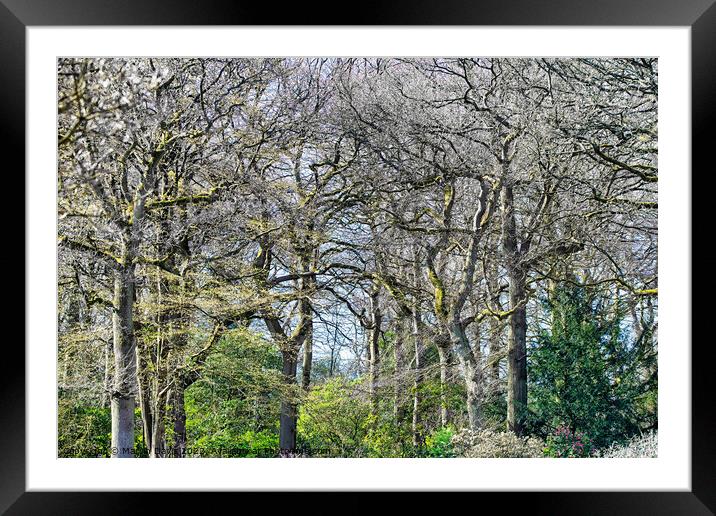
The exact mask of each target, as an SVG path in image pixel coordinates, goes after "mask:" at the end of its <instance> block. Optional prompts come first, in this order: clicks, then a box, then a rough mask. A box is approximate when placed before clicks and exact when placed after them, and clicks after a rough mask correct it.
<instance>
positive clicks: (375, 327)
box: [368, 288, 383, 413]
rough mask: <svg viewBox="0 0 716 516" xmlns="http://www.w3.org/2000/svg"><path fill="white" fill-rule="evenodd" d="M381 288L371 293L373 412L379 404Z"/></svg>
mask: <svg viewBox="0 0 716 516" xmlns="http://www.w3.org/2000/svg"><path fill="white" fill-rule="evenodd" d="M378 294H379V290H378V288H375V289H374V290H373V291H372V292H371V295H370V312H371V318H370V326H369V329H370V333H369V335H368V360H369V362H368V363H369V375H368V377H369V383H370V385H369V393H370V394H369V397H370V406H371V412H373V413H375V411H376V404H377V391H378V375H379V369H380V347H379V344H380V329H381V328H380V327H381V323H382V320H383V316H382V314H381V312H380V304H379V299H378Z"/></svg>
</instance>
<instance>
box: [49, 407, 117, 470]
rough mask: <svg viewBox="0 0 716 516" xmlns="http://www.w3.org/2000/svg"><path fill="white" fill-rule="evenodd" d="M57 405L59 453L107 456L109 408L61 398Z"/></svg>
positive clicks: (110, 423) (64, 454)
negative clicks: (80, 403)
mask: <svg viewBox="0 0 716 516" xmlns="http://www.w3.org/2000/svg"><path fill="white" fill-rule="evenodd" d="M58 409H59V410H58V425H57V428H58V436H57V448H58V456H59V457H109V454H110V442H111V431H112V417H111V415H110V411H109V408H101V407H89V406H83V405H79V404H76V403H74V402H73V401H71V400H68V399H62V398H60V401H59V407H58Z"/></svg>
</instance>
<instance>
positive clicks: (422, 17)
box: [0, 0, 716, 515]
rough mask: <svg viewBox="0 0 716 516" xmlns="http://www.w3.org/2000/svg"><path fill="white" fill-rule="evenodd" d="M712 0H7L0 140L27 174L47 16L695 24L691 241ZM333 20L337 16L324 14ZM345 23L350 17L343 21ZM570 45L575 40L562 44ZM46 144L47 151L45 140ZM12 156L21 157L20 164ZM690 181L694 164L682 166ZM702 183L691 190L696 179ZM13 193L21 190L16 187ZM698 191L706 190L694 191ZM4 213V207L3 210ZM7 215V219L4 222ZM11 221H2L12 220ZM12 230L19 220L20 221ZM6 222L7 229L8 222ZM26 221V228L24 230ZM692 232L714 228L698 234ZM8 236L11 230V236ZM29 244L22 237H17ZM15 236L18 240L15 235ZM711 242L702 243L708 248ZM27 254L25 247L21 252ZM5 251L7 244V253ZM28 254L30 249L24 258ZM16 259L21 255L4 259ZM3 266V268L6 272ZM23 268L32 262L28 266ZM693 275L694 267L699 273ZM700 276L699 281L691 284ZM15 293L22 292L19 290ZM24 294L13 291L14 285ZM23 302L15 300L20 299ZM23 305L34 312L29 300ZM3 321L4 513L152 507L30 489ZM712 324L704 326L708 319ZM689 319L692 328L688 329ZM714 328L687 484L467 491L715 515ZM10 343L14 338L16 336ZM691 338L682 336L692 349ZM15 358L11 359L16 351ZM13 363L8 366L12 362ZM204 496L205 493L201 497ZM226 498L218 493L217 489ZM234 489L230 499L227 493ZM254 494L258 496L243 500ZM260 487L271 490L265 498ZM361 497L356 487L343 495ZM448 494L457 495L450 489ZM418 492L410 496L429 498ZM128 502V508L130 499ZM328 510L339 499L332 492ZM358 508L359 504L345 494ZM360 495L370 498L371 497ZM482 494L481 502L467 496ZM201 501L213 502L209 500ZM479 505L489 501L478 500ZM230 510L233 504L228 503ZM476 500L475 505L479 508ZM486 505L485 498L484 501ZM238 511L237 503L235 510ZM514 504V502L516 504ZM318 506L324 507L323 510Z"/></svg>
mask: <svg viewBox="0 0 716 516" xmlns="http://www.w3.org/2000/svg"><path fill="white" fill-rule="evenodd" d="M714 2H715V0H631V1H626V0H603V1H599V0H552V1H548V0H501V1H499V0H490V1H481V2H469V1H467V0H442V1H440V2H428V1H427V0H414V1H412V2H411V1H409V0H401V1H394V2H391V4H390V5H381V4H379V3H377V2H370V1H369V2H363V3H356V4H353V5H351V4H344V5H343V7H344V8H345V7H348V9H342V12H343V14H341V15H340V16H339V15H338V13H339V7H340V4H339V3H337V2H325V3H322V2H319V3H311V4H307V3H301V2H296V3H293V4H291V5H286V6H280V7H278V6H276V5H274V4H272V3H258V2H246V1H245V0H235V1H233V2H232V1H224V0H214V1H210V0H204V1H202V2H197V1H193V2H192V1H190V0H153V1H149V0H144V1H140V0H122V1H119V0H115V1H114V2H111V1H109V0H77V1H72V2H70V1H68V0H63V1H54V2H53V1H52V0H0V99H1V101H0V102H1V103H0V105H1V106H2V108H1V109H2V111H1V112H0V122H2V123H0V147H2V150H3V154H2V156H3V162H2V163H3V166H2V168H3V169H4V170H5V171H6V176H5V177H6V178H7V177H15V178H16V180H18V181H19V178H21V177H24V170H25V168H24V167H25V160H24V152H20V151H19V149H24V148H25V141H24V139H25V112H26V109H25V107H26V105H25V59H26V56H25V29H26V28H27V27H28V26H42V25H55V26H62V25H267V24H270V25H286V24H292V25H293V24H297V25H322V24H326V25H342V24H349V25H601V26H612V25H620V26H644V25H647V26H689V27H691V73H692V99H691V100H692V172H691V178H690V180H691V182H692V213H691V217H692V223H693V225H694V227H693V228H692V242H693V244H696V243H701V242H702V241H704V240H706V242H704V243H703V244H701V246H702V247H704V246H705V245H706V244H707V243H708V240H712V239H713V238H712V236H711V235H712V232H713V230H712V229H710V220H711V217H712V214H711V210H710V206H709V202H711V203H713V201H712V200H711V201H709V199H708V198H707V197H706V195H709V193H711V195H713V193H712V192H713V190H712V189H709V188H708V187H707V186H706V182H707V180H708V179H710V177H711V176H713V175H714V173H713V169H714V165H713V158H712V156H711V154H712V152H713V151H712V147H713V142H714V141H716V129H715V124H714V113H715V112H716V110H715V109H714V107H715V106H716V5H714ZM329 18H330V19H329ZM340 21H342V22H343V23H340ZM567 48H568V47H567ZM48 152H51V151H50V150H49V149H48ZM9 157H16V158H19V159H17V161H16V162H15V164H14V165H13V166H11V165H9V161H8V159H9ZM684 172H685V175H684V180H689V172H688V171H684ZM695 180H696V181H698V188H697V189H695V188H693V184H694V181H695ZM18 186H19V190H15V189H13V190H11V192H12V193H8V191H7V190H6V195H8V196H11V197H17V198H20V197H21V196H20V195H19V194H17V193H16V192H17V191H24V186H23V183H22V182H21V183H20V185H18ZM699 196H702V198H701V199H699ZM6 215H7V214H6ZM6 220H7V219H6ZM12 225H13V224H12V222H10V221H8V222H6V224H5V226H12ZM15 226H16V227H17V226H19V225H15ZM8 229H10V227H8ZM17 229H18V230H20V227H17ZM697 235H704V236H707V238H705V239H695V238H694V237H695V236H697ZM7 238H9V237H7ZM20 239H22V241H24V239H25V236H24V234H23V236H22V237H20ZM16 241H17V240H16ZM693 244H692V249H691V253H692V255H691V256H692V278H696V279H697V280H698V283H699V287H698V288H692V292H693V295H697V294H698V293H699V292H700V291H702V290H705V291H707V292H708V291H710V292H713V287H714V286H716V282H714V281H713V279H712V277H713V268H714V266H716V259H714V258H709V255H708V253H706V252H704V253H703V254H697V253H695V251H694V249H693ZM704 251H705V249H704ZM23 253H24V251H23ZM3 254H4V253H3ZM25 258H27V257H25ZM4 261H5V262H6V263H8V264H10V265H12V266H13V267H17V264H16V263H15V262H17V261H18V255H17V254H13V255H11V256H10V257H8V255H5V256H4ZM4 270H5V271H6V273H7V270H8V269H4ZM27 273H28V271H27V270H25V274H27ZM695 274H696V276H694V275H695ZM692 285H693V281H692ZM17 291H18V292H19V290H17ZM15 297H17V294H15ZM17 305H18V306H19V303H17ZM709 309H710V306H708V303H699V302H698V301H697V299H696V298H695V297H694V298H693V299H692V321H708V316H709V314H708V313H707V310H709ZM25 310H26V311H27V310H32V306H26V307H25ZM10 326H11V325H10V324H6V325H5V330H6V331H5V345H4V349H3V358H4V360H3V362H5V367H4V368H3V373H2V374H1V375H0V393H1V394H0V420H2V423H0V435H2V439H1V440H0V510H1V511H5V510H7V512H6V513H7V514H37V515H40V514H95V513H102V514H115V513H116V514H120V513H122V514H126V513H138V512H143V511H142V509H143V508H144V509H148V508H149V507H150V506H151V505H150V503H149V501H148V500H147V498H148V497H150V496H157V495H150V494H149V493H132V495H131V496H132V498H131V500H128V498H127V495H126V494H122V493H117V492H114V493H96V492H94V493H69V492H62V493H60V492H26V488H25V445H26V441H25V423H24V422H25V355H24V351H23V348H22V346H20V345H19V339H17V338H12V339H11V338H10V337H9V335H10V334H11V329H10ZM703 326H705V327H707V326H708V324H703ZM693 329H694V327H693V324H692V332H693ZM708 337H709V335H708V333H706V335H705V338H703V339H701V338H697V335H696V334H695V333H694V334H693V337H692V342H693V344H692V345H691V353H692V375H691V377H692V456H691V467H692V473H691V481H692V490H691V491H690V492H653V491H649V492H543V493H538V492H524V493H509V494H508V493H482V492H481V493H471V494H470V496H471V497H476V498H477V500H479V501H480V504H482V502H483V501H488V500H489V501H493V500H491V499H493V498H494V499H495V500H494V501H498V502H504V500H505V499H507V498H509V504H510V507H519V508H522V509H523V510H526V511H529V513H530V514H650V515H660V514H669V515H676V514H714V511H715V510H716V482H715V480H716V454H715V453H714V449H715V448H716V446H715V445H714V443H715V442H716V439H715V438H714V436H715V435H716V432H715V430H716V428H715V426H716V425H714V423H713V421H712V418H711V417H710V416H712V415H713V407H714V402H713V396H712V393H713V392H714V390H715V389H714V387H715V385H714V377H715V376H716V375H714V374H713V367H712V365H711V364H713V363H714V360H713V351H712V349H713V345H712V343H711V339H710V338H708ZM10 340H12V341H13V342H12V343H10V342H9V341H10ZM689 345H690V343H688V342H687V343H684V349H686V350H687V349H688V346H689ZM13 355H14V356H13ZM10 364H12V367H10ZM194 495H198V496H194ZM208 496H211V497H212V501H211V506H213V507H218V505H217V502H219V503H221V502H230V503H231V502H233V503H236V502H237V501H238V499H237V498H236V496H240V497H242V498H241V503H242V504H244V503H250V504H252V505H254V506H256V505H255V504H257V503H258V504H268V505H270V506H273V507H274V508H279V507H280V504H279V503H278V502H277V501H276V500H275V499H274V498H273V495H271V497H269V498H263V499H261V500H264V501H261V500H259V499H258V496H260V495H257V494H252V495H250V496H249V495H248V494H247V493H240V494H228V493H224V494H220V493H203V494H199V493H191V494H190V493H171V494H169V495H167V494H164V495H162V500H161V502H160V503H162V510H163V512H165V511H166V512H169V511H174V510H176V509H175V508H176V507H179V508H183V509H184V510H186V509H189V508H190V504H189V502H192V501H196V500H197V498H198V499H199V500H200V503H202V505H203V504H206V503H208V502H207V501H206V500H205V498H207V497H208ZM217 496H220V497H221V500H217V499H216V498H215V497H217ZM230 496H231V497H233V499H232V500H231V501H229V500H228V497H230ZM247 496H249V497H250V498H252V499H251V500H246V497H247ZM264 496H265V495H264ZM343 496H344V497H347V496H358V495H357V494H355V493H354V494H350V495H343ZM451 496H452V495H451ZM423 498H424V497H423V496H422V494H421V495H415V496H413V497H411V503H416V504H417V503H419V504H422V503H423V501H422V500H423ZM128 503H129V504H131V505H127V504H128ZM325 503H327V504H330V505H326V507H331V506H332V507H335V505H334V502H333V501H330V502H329V501H327V500H326V501H325ZM338 503H340V504H341V506H342V507H348V508H349V509H350V508H352V507H355V509H354V510H359V509H360V507H361V506H362V507H364V509H365V507H366V506H365V505H364V504H360V503H355V504H354V503H351V502H350V501H347V500H345V501H343V502H338ZM364 503H365V502H364ZM469 503H475V502H472V501H471V502H469ZM203 506H204V507H206V505H203ZM481 506H482V505H481ZM229 507H231V506H229ZM476 507H477V506H476ZM482 507H485V506H482ZM237 509H238V508H237ZM518 510H519V509H518ZM318 512H319V513H320V512H321V511H320V510H319V511H318Z"/></svg>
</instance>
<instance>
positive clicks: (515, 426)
mask: <svg viewBox="0 0 716 516" xmlns="http://www.w3.org/2000/svg"><path fill="white" fill-rule="evenodd" d="M501 197H502V198H501V201H502V215H503V224H502V231H503V233H502V240H503V246H504V250H505V255H506V256H505V258H506V266H507V273H508V275H509V281H510V305H511V309H512V310H514V311H513V312H512V315H511V316H510V330H509V338H508V344H507V428H508V429H509V430H511V431H513V432H514V433H516V434H517V435H522V434H523V433H524V423H525V421H524V419H525V414H526V411H527V309H526V307H525V304H526V302H527V288H526V273H525V271H524V270H523V269H522V267H521V261H522V253H523V252H525V251H526V249H521V248H520V247H519V246H518V241H517V238H518V237H517V225H516V220H515V210H514V194H513V191H512V186H511V185H505V186H504V188H503V189H502V196H501Z"/></svg>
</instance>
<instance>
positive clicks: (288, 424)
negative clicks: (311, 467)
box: [279, 349, 298, 453]
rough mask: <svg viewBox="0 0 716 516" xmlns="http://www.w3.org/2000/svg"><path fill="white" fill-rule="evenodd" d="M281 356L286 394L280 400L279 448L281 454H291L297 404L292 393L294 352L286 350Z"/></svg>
mask: <svg viewBox="0 0 716 516" xmlns="http://www.w3.org/2000/svg"><path fill="white" fill-rule="evenodd" d="M282 356H283V371H282V372H283V382H284V385H285V387H286V391H287V392H286V394H285V395H284V397H283V399H282V400H281V415H280V424H279V448H280V449H281V452H282V453H287V452H288V453H292V452H294V451H295V450H296V423H297V410H296V409H297V406H296V405H297V404H296V400H295V399H294V394H293V393H292V390H293V387H294V386H295V385H296V368H297V365H298V364H297V360H296V351H295V350H294V349H288V350H284V351H282Z"/></svg>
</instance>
